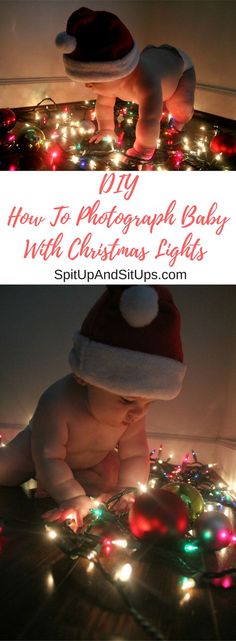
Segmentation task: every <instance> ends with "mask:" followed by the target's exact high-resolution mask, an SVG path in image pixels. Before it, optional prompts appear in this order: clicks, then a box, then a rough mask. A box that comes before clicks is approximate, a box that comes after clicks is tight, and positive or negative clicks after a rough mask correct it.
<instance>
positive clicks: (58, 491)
mask: <svg viewBox="0 0 236 641" xmlns="http://www.w3.org/2000/svg"><path fill="white" fill-rule="evenodd" d="M67 441H68V428H67V423H66V417H65V415H64V411H63V408H61V407H60V406H59V405H58V403H56V402H55V401H54V400H53V399H49V398H48V396H47V395H43V396H42V397H41V399H40V401H39V404H38V407H37V409H36V412H35V414H34V417H33V420H32V457H33V460H34V464H35V470H36V475H37V477H38V479H39V481H40V483H41V485H42V486H43V488H44V489H45V490H47V492H48V493H49V494H50V496H51V497H52V498H53V499H54V500H55V501H56V502H57V503H58V504H59V505H60V508H59V509H58V510H52V511H50V512H49V513H47V515H45V516H47V517H48V520H55V519H60V520H64V518H67V516H68V515H67V514H66V513H67V512H72V511H75V513H76V515H77V522H78V524H79V522H80V521H82V518H83V516H85V515H86V514H87V513H88V511H89V509H90V507H92V503H91V500H90V499H89V497H87V496H86V494H85V491H84V489H83V487H82V486H81V485H80V484H79V483H78V481H76V479H75V478H74V476H73V473H72V471H71V469H70V467H69V465H68V464H67V463H66V461H65V458H66V446H67ZM77 510H78V512H77ZM51 517H52V518H51Z"/></svg>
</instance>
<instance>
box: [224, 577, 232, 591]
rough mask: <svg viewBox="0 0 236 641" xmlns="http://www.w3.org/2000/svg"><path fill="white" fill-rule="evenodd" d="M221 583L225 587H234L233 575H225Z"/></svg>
mask: <svg viewBox="0 0 236 641" xmlns="http://www.w3.org/2000/svg"><path fill="white" fill-rule="evenodd" d="M221 585H222V587H223V588H232V586H233V579H232V577H231V576H224V577H223V579H222V581H221Z"/></svg>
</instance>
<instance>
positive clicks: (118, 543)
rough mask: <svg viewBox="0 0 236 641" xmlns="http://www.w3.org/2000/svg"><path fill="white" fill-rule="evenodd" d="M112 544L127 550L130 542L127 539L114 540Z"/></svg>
mask: <svg viewBox="0 0 236 641" xmlns="http://www.w3.org/2000/svg"><path fill="white" fill-rule="evenodd" d="M111 543H112V544H113V545H116V546H117V547H118V548H127V545H128V541H126V539H112V541H111Z"/></svg>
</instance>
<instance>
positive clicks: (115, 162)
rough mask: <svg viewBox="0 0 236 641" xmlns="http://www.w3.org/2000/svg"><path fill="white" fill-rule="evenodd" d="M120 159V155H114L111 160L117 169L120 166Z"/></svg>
mask: <svg viewBox="0 0 236 641" xmlns="http://www.w3.org/2000/svg"><path fill="white" fill-rule="evenodd" d="M121 158H122V155H121V154H116V155H115V156H114V158H112V162H113V163H114V165H116V166H117V167H118V166H119V164H120V161H121Z"/></svg>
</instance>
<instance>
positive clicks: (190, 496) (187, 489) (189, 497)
mask: <svg viewBox="0 0 236 641" xmlns="http://www.w3.org/2000/svg"><path fill="white" fill-rule="evenodd" d="M162 489H163V490H168V491H169V492H174V494H177V496H179V497H180V499H182V501H183V502H184V503H185V505H186V507H187V510H188V513H189V519H190V521H195V519H197V518H198V517H199V516H200V514H201V513H202V512H203V511H204V500H203V498H202V495H201V494H200V492H199V491H198V490H197V489H196V487H194V486H193V485H191V484H190V483H168V484H166V485H163V486H162Z"/></svg>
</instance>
